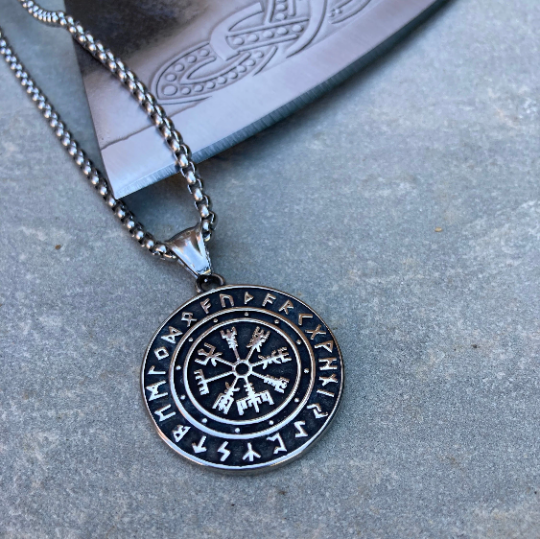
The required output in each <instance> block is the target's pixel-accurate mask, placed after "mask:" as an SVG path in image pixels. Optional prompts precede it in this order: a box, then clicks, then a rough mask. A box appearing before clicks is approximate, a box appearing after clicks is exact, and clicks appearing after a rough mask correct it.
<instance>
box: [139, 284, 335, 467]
mask: <svg viewBox="0 0 540 539" xmlns="http://www.w3.org/2000/svg"><path fill="white" fill-rule="evenodd" d="M141 382H142V392H143V395H144V399H145V402H146V405H147V408H148V411H149V413H150V417H151V418H152V420H153V421H154V424H155V426H156V428H157V430H158V432H159V435H160V436H161V437H162V438H163V440H165V442H166V443H167V444H168V445H169V446H170V447H171V448H172V449H174V451H176V452H177V453H179V454H180V455H182V456H184V457H186V458H188V459H189V460H191V461H193V462H196V463H198V464H203V465H206V466H210V467H212V468H216V469H220V470H224V471H233V472H234V471H236V472H238V471H246V472H247V471H257V470H262V469H264V468H269V467H276V466H278V465H281V464H284V463H286V462H289V461H291V460H293V459H295V458H297V457H299V456H300V455H301V454H302V453H303V452H305V451H306V450H307V449H308V448H309V447H310V446H311V445H312V444H313V442H314V441H315V440H316V439H318V438H319V437H320V436H321V434H322V433H323V432H324V431H325V429H326V428H327V427H328V425H329V424H330V422H331V421H332V419H333V417H334V414H335V412H336V409H337V407H338V404H339V401H340V398H341V393H342V390H343V362H342V357H341V353H340V350H339V346H338V344H337V342H336V340H335V338H334V336H333V334H332V332H331V331H330V328H329V327H328V326H327V325H326V324H325V323H324V322H323V321H322V320H321V318H320V317H319V316H318V315H317V314H316V313H315V312H314V311H313V310H312V309H310V308H309V307H308V306H307V305H306V304H305V303H303V302H302V301H300V300H298V299H296V298H294V297H293V296H290V295H288V294H285V293H284V292H280V291H278V290H273V289H270V288H264V287H260V286H224V287H220V288H216V289H214V290H212V291H210V292H207V293H204V294H201V295H200V296H197V297H196V298H193V299H192V300H190V301H188V302H187V303H185V304H184V305H183V306H182V307H180V308H179V309H178V310H177V311H176V312H175V313H173V314H172V315H171V316H170V317H169V319H168V320H167V321H166V322H165V323H164V324H163V326H162V327H161V328H160V330H159V331H158V332H157V333H156V334H155V335H154V338H153V339H152V342H151V343H150V345H149V347H148V349H147V351H146V354H145V357H144V363H143V367H142V372H141Z"/></svg>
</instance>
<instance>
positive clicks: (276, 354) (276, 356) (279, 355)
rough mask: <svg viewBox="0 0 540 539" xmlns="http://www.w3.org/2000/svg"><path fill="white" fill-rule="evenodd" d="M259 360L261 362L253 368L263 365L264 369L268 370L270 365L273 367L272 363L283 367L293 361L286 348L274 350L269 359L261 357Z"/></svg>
mask: <svg viewBox="0 0 540 539" xmlns="http://www.w3.org/2000/svg"><path fill="white" fill-rule="evenodd" d="M259 359H260V360H261V361H258V362H257V363H254V364H253V367H258V366H259V365H262V368H263V369H266V367H268V365H271V364H272V363H275V364H276V365H281V364H282V363H287V362H289V361H292V359H291V358H290V356H289V352H288V351H287V347H286V346H284V347H283V348H278V349H277V350H274V351H273V352H272V353H271V354H270V355H269V356H267V357H264V356H259Z"/></svg>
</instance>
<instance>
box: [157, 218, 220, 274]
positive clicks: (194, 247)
mask: <svg viewBox="0 0 540 539" xmlns="http://www.w3.org/2000/svg"><path fill="white" fill-rule="evenodd" d="M165 245H166V246H167V247H168V248H169V249H170V250H171V251H172V252H173V253H174V254H175V255H176V256H177V257H178V261H179V262H180V263H181V264H182V265H183V266H184V267H185V268H186V269H187V270H188V271H189V272H190V273H191V274H192V275H193V276H194V277H196V278H198V277H204V276H209V275H211V274H212V262H211V261H210V255H209V254H208V250H207V249H206V244H205V241H204V235H203V231H202V227H201V225H200V224H198V225H196V226H194V227H191V228H187V229H186V230H184V231H183V232H180V234H177V235H176V236H174V237H172V238H171V239H170V240H168V241H166V242H165Z"/></svg>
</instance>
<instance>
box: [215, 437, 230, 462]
mask: <svg viewBox="0 0 540 539" xmlns="http://www.w3.org/2000/svg"><path fill="white" fill-rule="evenodd" d="M227 445H229V442H223V443H222V444H221V445H220V446H219V449H218V450H217V452H218V453H221V455H222V456H221V457H220V459H219V460H220V461H221V462H225V461H226V460H227V458H228V457H229V455H230V454H231V452H230V451H229V450H228V449H226V447H227Z"/></svg>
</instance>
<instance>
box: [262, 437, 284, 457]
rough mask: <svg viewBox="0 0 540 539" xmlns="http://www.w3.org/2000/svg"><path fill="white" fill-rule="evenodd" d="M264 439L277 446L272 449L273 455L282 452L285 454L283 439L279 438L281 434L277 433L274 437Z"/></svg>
mask: <svg viewBox="0 0 540 539" xmlns="http://www.w3.org/2000/svg"><path fill="white" fill-rule="evenodd" d="M266 439H267V440H270V441H271V442H277V443H278V444H279V445H278V446H276V447H275V449H274V455H277V454H278V453H280V452H281V451H283V452H285V453H286V452H287V448H286V447H285V443H284V442H283V438H282V437H281V434H280V433H279V432H277V433H276V434H274V436H269V437H268V438H266Z"/></svg>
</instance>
